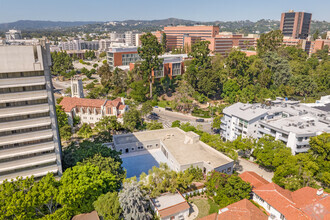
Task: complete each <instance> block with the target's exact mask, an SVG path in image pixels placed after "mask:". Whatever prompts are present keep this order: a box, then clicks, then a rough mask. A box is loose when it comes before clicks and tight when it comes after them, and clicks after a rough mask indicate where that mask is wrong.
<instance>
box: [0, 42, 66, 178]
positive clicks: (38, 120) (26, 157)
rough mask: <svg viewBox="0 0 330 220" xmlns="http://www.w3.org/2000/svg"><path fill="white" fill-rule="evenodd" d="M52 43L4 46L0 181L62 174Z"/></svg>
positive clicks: (1, 52)
mask: <svg viewBox="0 0 330 220" xmlns="http://www.w3.org/2000/svg"><path fill="white" fill-rule="evenodd" d="M50 66H51V57H50V51H49V46H48V45H47V44H45V43H44V42H42V43H40V44H39V45H25V46H1V47H0V183H2V182H3V181H4V180H5V179H8V180H11V179H15V178H16V177H18V176H21V177H23V178H26V177H30V176H32V175H33V176H34V177H35V178H39V177H42V176H45V175H46V174H47V173H48V172H51V173H54V174H55V175H59V176H60V175H61V174H62V164H61V144H60V137H59V133H58V127H57V118H56V110H55V105H54V96H53V86H52V81H51V75H50Z"/></svg>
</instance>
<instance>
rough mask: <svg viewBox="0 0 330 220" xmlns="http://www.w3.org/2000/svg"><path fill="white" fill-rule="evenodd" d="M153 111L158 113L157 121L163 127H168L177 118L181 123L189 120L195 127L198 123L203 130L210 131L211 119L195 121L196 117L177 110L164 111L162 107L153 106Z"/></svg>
mask: <svg viewBox="0 0 330 220" xmlns="http://www.w3.org/2000/svg"><path fill="white" fill-rule="evenodd" d="M153 112H155V113H156V114H158V115H159V118H158V121H159V122H162V123H163V126H164V128H169V127H171V125H172V122H173V121H176V120H179V121H181V122H183V123H186V122H189V123H190V124H191V125H193V126H195V127H197V126H198V125H201V126H202V129H203V131H205V132H208V133H210V132H211V130H212V129H211V124H212V119H204V120H205V122H196V119H197V118H198V117H195V116H192V115H188V114H183V113H179V112H171V111H166V110H165V109H164V108H160V107H158V108H154V110H153Z"/></svg>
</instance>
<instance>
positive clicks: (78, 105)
mask: <svg viewBox="0 0 330 220" xmlns="http://www.w3.org/2000/svg"><path fill="white" fill-rule="evenodd" d="M60 105H61V106H62V108H63V110H64V112H65V113H66V114H67V115H68V120H69V124H70V125H71V126H72V125H73V118H74V117H75V116H79V118H80V122H81V123H87V124H91V125H92V126H93V125H95V124H96V122H98V121H99V120H100V119H101V118H102V117H103V116H116V117H117V119H118V121H120V122H121V121H122V116H123V114H124V113H125V112H126V111H127V110H128V106H127V105H125V101H124V99H123V98H117V99H115V100H112V101H111V100H103V99H86V98H77V97H64V98H63V99H62V101H61V102H60Z"/></svg>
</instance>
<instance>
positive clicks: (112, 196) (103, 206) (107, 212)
mask: <svg viewBox="0 0 330 220" xmlns="http://www.w3.org/2000/svg"><path fill="white" fill-rule="evenodd" d="M93 205H94V208H95V210H96V211H97V213H98V214H99V215H100V216H102V218H103V219H104V220H117V219H122V216H121V215H122V210H121V208H120V203H119V200H118V193H117V192H108V193H106V194H103V195H100V196H99V197H98V198H97V200H96V201H95V202H94V203H93Z"/></svg>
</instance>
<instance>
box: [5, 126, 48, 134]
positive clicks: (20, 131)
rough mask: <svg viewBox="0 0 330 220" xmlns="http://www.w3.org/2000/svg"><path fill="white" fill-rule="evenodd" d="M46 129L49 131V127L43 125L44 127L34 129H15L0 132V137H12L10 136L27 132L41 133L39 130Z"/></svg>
mask: <svg viewBox="0 0 330 220" xmlns="http://www.w3.org/2000/svg"><path fill="white" fill-rule="evenodd" d="M46 129H51V125H45V126H40V127H34V128H24V129H17V130H12V131H3V132H0V137H1V136H6V135H12V134H22V133H27V132H34V131H41V130H46Z"/></svg>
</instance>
